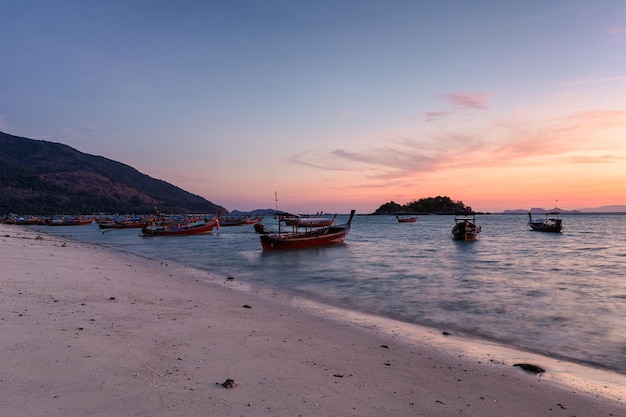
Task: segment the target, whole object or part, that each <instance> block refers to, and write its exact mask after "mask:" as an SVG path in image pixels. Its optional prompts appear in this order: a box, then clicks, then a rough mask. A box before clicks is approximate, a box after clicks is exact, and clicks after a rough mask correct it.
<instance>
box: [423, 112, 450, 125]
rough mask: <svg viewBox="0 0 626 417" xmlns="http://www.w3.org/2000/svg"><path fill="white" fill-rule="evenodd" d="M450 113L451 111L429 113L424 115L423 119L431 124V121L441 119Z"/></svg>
mask: <svg viewBox="0 0 626 417" xmlns="http://www.w3.org/2000/svg"><path fill="white" fill-rule="evenodd" d="M452 113H453V112H451V111H431V112H428V113H426V116H425V117H426V121H427V122H432V121H433V120H438V119H442V118H444V117H446V116H448V115H450V114H452Z"/></svg>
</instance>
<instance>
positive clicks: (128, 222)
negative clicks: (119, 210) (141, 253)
mask: <svg viewBox="0 0 626 417" xmlns="http://www.w3.org/2000/svg"><path fill="white" fill-rule="evenodd" d="M149 222H150V220H149V219H146V218H143V217H127V218H124V219H109V220H102V221H100V222H98V227H99V228H100V229H140V228H142V227H144V226H148V224H149Z"/></svg>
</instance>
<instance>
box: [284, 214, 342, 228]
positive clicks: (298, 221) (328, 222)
mask: <svg viewBox="0 0 626 417" xmlns="http://www.w3.org/2000/svg"><path fill="white" fill-rule="evenodd" d="M336 218H337V215H336V214H335V215H334V216H333V217H322V216H321V215H319V216H315V217H300V216H297V217H287V218H285V219H284V222H285V224H286V225H287V226H296V227H307V228H311V227H328V226H332V225H333V224H334V223H335V219H336Z"/></svg>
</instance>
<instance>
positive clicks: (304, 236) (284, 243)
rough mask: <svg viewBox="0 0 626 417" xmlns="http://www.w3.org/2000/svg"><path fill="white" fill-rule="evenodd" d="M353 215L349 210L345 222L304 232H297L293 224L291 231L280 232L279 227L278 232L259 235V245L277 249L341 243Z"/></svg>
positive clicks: (348, 229) (268, 248) (265, 248)
mask: <svg viewBox="0 0 626 417" xmlns="http://www.w3.org/2000/svg"><path fill="white" fill-rule="evenodd" d="M353 217H354V210H352V211H351V212H350V218H349V219H348V222H347V223H345V224H340V225H334V226H328V227H322V228H317V229H313V228H311V229H307V230H306V231H304V232H298V231H297V226H293V228H294V232H293V233H281V232H280V228H279V231H278V233H274V234H264V235H261V245H262V246H263V250H277V249H300V248H310V247H315V246H327V245H332V244H335V243H341V242H343V241H344V239H345V238H346V235H347V234H348V232H349V231H350V224H351V223H352V218H353ZM279 224H280V223H279Z"/></svg>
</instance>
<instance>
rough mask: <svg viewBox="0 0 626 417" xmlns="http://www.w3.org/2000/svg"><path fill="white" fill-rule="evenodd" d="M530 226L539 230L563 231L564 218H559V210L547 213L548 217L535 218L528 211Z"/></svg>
mask: <svg viewBox="0 0 626 417" xmlns="http://www.w3.org/2000/svg"><path fill="white" fill-rule="evenodd" d="M528 218H529V220H528V226H529V227H530V228H531V229H532V230H535V231H537V232H553V233H562V232H563V224H562V222H563V220H561V219H559V213H558V212H556V211H555V212H552V213H547V214H546V217H545V218H543V217H538V218H536V219H534V220H533V216H532V215H531V214H530V213H528Z"/></svg>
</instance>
